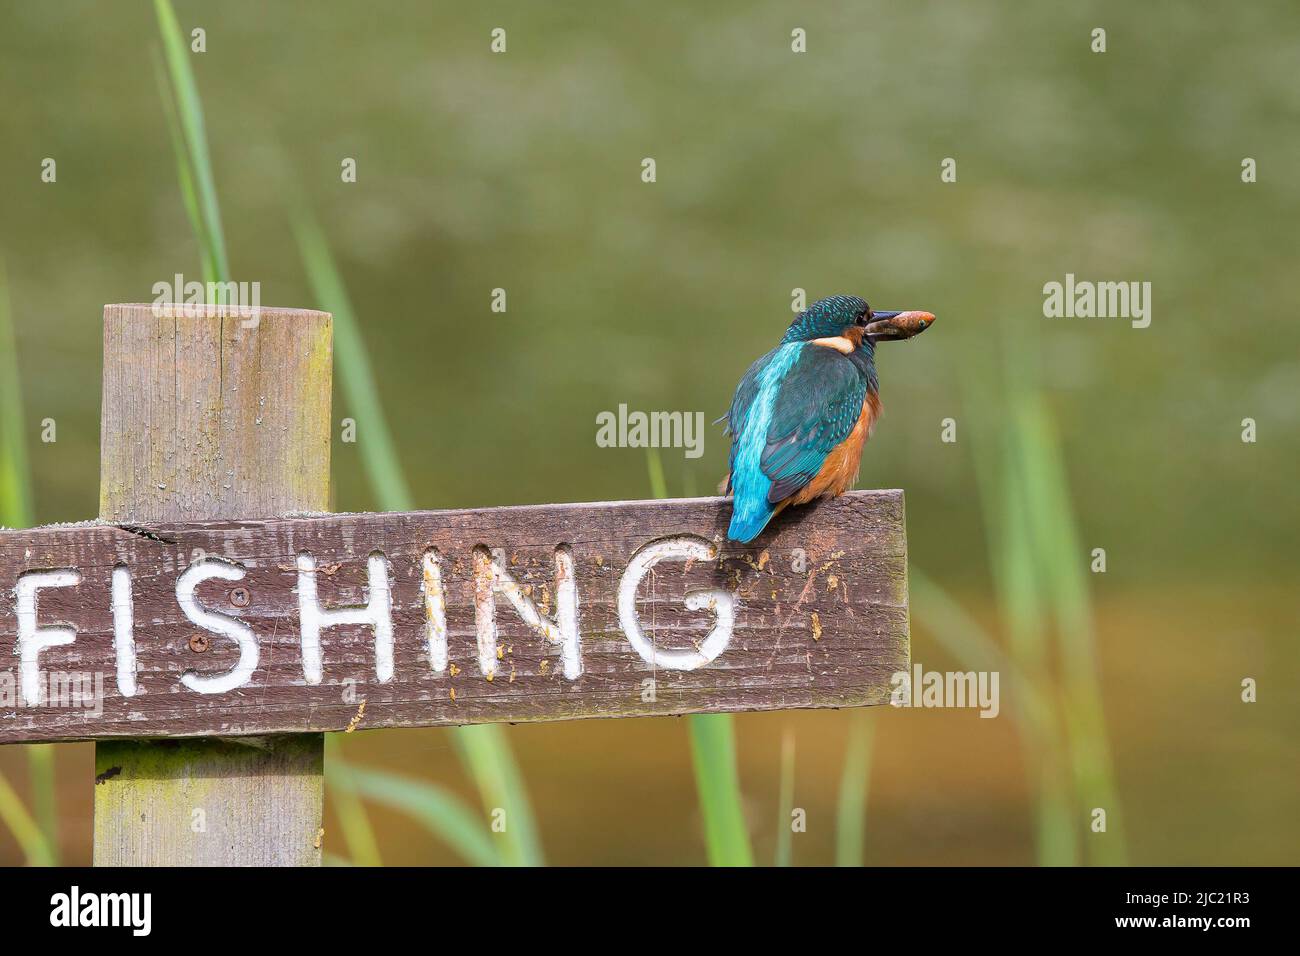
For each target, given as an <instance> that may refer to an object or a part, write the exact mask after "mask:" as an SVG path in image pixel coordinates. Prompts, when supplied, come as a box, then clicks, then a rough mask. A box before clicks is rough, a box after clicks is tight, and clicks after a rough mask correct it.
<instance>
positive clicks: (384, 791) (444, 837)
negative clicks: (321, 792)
mask: <svg viewBox="0 0 1300 956" xmlns="http://www.w3.org/2000/svg"><path fill="white" fill-rule="evenodd" d="M336 786H339V787H346V788H350V789H351V790H352V791H353V792H354V793H356V794H357V795H358V796H361V797H365V798H366V799H368V800H373V801H375V802H376V803H382V804H384V805H385V806H388V807H391V808H393V809H394V810H400V811H401V812H403V813H405V814H407V815H408V816H411V817H413V818H414V819H416V820H418V821H419V822H420V823H421V824H422V825H423V826H424V828H425V829H426V830H428V831H429V833H431V834H433V835H434V836H435V837H437V838H438V839H439V840H441V841H442V842H443V843H446V844H447V846H449V847H451V848H452V849H453V850H454V851H455V852H456V853H457V854H458V855H459V856H460V857H461V858H462V859H463V860H465V861H466V862H467V863H472V864H474V865H476V866H495V865H497V864H498V863H500V862H501V860H500V857H499V856H498V854H497V849H496V847H495V846H494V845H493V842H492V837H491V836H490V835H489V833H488V832H487V828H486V827H485V826H484V825H483V819H482V817H480V816H479V815H478V814H477V813H475V812H474V810H473V808H471V807H469V806H467V805H466V804H465V803H464V801H462V800H461V799H460V798H459V797H457V796H456V795H455V794H452V793H448V792H447V791H446V790H444V789H443V788H442V787H439V786H436V785H435V784H432V783H429V782H428V781H427V780H416V779H414V778H412V777H407V776H403V775H402V774H396V773H389V772H388V771H385V770H376V769H374V768H372V767H359V766H354V767H352V770H351V773H349V774H348V776H347V778H346V780H345V781H338V782H336Z"/></svg>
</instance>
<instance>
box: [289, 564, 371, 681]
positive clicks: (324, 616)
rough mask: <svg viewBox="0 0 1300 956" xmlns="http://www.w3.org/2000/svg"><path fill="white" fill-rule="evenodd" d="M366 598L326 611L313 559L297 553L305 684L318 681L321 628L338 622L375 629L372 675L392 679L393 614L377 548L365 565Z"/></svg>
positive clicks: (338, 623)
mask: <svg viewBox="0 0 1300 956" xmlns="http://www.w3.org/2000/svg"><path fill="white" fill-rule="evenodd" d="M367 571H368V578H369V589H370V601H369V603H367V604H366V606H365V607H340V608H335V609H334V610H331V611H327V610H325V609H324V608H323V607H321V606H320V601H318V600H317V598H316V560H315V559H314V558H313V557H312V556H311V555H310V554H308V553H307V552H306V551H304V552H302V553H301V554H299V555H298V616H299V617H300V618H301V620H302V673H303V676H304V677H305V678H306V679H307V683H308V684H319V683H320V677H321V666H320V632H321V628H325V627H337V626H338V625H340V624H369V625H370V626H371V627H372V628H374V631H375V679H376V680H378V681H379V682H380V683H381V684H383V683H387V682H388V681H390V680H392V679H393V614H392V607H393V602H392V596H391V593H390V589H389V584H388V560H387V559H386V558H385V557H384V556H383V555H382V554H381V553H379V552H378V551H375V552H374V553H372V554H371V555H370V561H369V563H368V565H367Z"/></svg>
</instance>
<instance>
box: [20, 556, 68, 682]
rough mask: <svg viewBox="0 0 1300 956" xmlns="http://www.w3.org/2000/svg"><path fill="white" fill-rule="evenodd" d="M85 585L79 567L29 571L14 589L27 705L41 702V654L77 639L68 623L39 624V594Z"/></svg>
mask: <svg viewBox="0 0 1300 956" xmlns="http://www.w3.org/2000/svg"><path fill="white" fill-rule="evenodd" d="M80 583H81V572H80V571H78V570H76V569H75V568H67V569H65V570H62V571H28V572H27V573H26V574H24V575H22V576H20V577H19V578H18V586H17V587H16V588H14V597H15V601H14V613H15V614H17V616H18V660H19V668H20V670H21V672H22V681H21V690H22V695H23V703H24V704H26V705H28V706H29V707H30V706H37V705H39V704H40V703H41V702H42V701H41V684H42V681H41V651H43V650H45V649H46V648H47V647H63V646H64V645H65V644H71V643H72V642H73V641H75V640H76V639H77V632H76V630H75V629H73V628H71V627H68V626H67V625H66V624H60V625H57V626H54V627H40V626H39V625H38V624H37V623H36V606H37V592H38V591H40V589H41V588H70V587H75V586H76V585H78V584H80Z"/></svg>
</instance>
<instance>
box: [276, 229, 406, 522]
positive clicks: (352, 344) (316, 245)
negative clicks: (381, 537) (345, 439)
mask: <svg viewBox="0 0 1300 956" xmlns="http://www.w3.org/2000/svg"><path fill="white" fill-rule="evenodd" d="M294 231H295V232H296V234H297V237H298V249H299V251H300V252H301V254H302V259H303V264H304V265H305V266H306V269H307V280H308V282H309V283H310V284H311V289H312V294H313V295H315V297H316V301H317V302H318V303H319V304H320V307H321V308H323V309H325V310H326V311H328V312H331V313H333V315H334V356H335V360H336V362H337V365H338V371H339V383H340V386H341V387H342V389H343V394H344V396H345V397H346V399H347V403H348V406H349V408H350V410H351V411H352V413H353V415H354V416H355V417H356V420H357V424H358V433H359V434H360V436H361V441H360V442H358V444H357V447H358V449H359V450H360V451H361V464H362V467H363V468H364V469H365V471H366V479H367V480H368V481H369V482H370V487H371V488H372V489H373V490H374V493H375V498H376V500H377V501H378V502H379V507H381V508H383V509H384V510H385V511H410V510H411V509H412V508H414V507H415V503H414V501H413V500H412V498H411V489H410V487H409V486H408V485H407V483H406V476H405V473H404V472H403V470H402V462H401V458H400V457H399V456H398V454H397V446H396V444H395V443H394V442H393V435H392V432H391V431H390V430H389V428H388V417H387V416H386V415H385V414H384V406H383V403H382V400H381V399H380V397H379V384H378V382H376V380H375V375H374V372H373V370H372V367H371V364H370V353H369V352H368V351H367V350H366V343H365V339H364V338H363V337H362V335H361V328H360V326H359V324H358V323H357V318H356V313H355V312H354V311H353V309H352V302H351V299H350V298H349V297H348V292H347V287H346V286H345V285H344V284H343V278H342V276H340V274H339V270H338V267H337V266H336V265H335V263H334V256H333V255H332V254H331V252H330V248H329V243H327V242H326V240H325V236H324V234H323V233H322V232H321V230H320V227H319V226H317V225H316V222H315V220H314V219H312V218H311V216H310V215H309V214H308V213H306V212H305V211H301V210H300V211H299V212H298V213H297V214H296V216H295V223H294Z"/></svg>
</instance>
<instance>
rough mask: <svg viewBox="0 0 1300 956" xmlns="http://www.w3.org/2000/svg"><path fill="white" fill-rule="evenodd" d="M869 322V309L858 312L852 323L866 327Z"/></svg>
mask: <svg viewBox="0 0 1300 956" xmlns="http://www.w3.org/2000/svg"><path fill="white" fill-rule="evenodd" d="M870 321H871V309H870V308H866V309H863V310H862V311H861V312H859V313H858V314H857V316H856V317H855V318H854V322H855V323H856V324H857V325H867V324H868V323H869V322H870Z"/></svg>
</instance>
